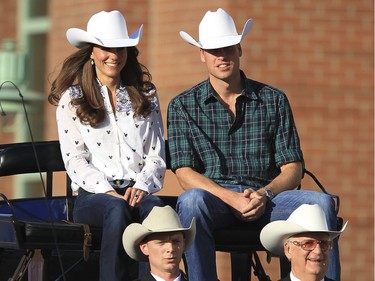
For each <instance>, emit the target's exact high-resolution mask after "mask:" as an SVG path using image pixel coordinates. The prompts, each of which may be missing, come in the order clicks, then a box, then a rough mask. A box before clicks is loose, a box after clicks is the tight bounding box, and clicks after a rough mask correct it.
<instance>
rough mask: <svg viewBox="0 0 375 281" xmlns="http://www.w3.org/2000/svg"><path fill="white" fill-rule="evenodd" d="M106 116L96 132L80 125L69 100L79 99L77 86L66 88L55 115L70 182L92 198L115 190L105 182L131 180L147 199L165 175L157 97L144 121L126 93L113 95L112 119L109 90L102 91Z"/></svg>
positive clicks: (159, 187)
mask: <svg viewBox="0 0 375 281" xmlns="http://www.w3.org/2000/svg"><path fill="white" fill-rule="evenodd" d="M101 94H102V96H103V99H104V104H105V108H106V110H107V116H106V119H105V121H104V122H103V123H102V124H100V125H99V126H98V127H95V128H94V127H91V126H90V125H83V124H82V123H81V122H80V120H79V118H78V117H77V115H76V107H74V106H72V105H71V104H70V101H71V99H72V98H77V97H80V96H82V93H81V91H80V88H79V87H78V86H72V87H70V88H69V89H68V90H67V91H66V92H65V93H64V94H63V95H62V97H61V100H60V102H59V104H58V107H57V109H56V120H57V128H58V134H59V140H60V146H61V153H62V158H63V160H64V163H65V168H66V171H67V173H68V175H69V177H70V178H71V180H72V189H73V191H77V190H78V189H79V187H81V188H83V189H85V190H87V191H89V192H92V193H105V192H107V191H110V190H113V188H112V186H111V185H110V183H109V181H113V180H116V179H125V180H134V181H135V184H134V187H136V188H138V189H141V190H144V191H146V192H148V193H154V192H157V191H159V190H160V189H161V188H162V184H163V181H164V175H165V170H166V164H165V143H164V131H163V123H162V117H161V112H160V106H159V101H158V99H157V97H156V96H155V98H154V99H153V101H152V112H151V113H150V114H149V115H148V116H147V117H146V118H144V117H142V116H141V117H136V118H133V116H134V110H133V106H132V104H131V101H130V98H129V95H128V92H127V91H126V89H125V87H120V88H119V89H117V91H116V114H115V113H114V112H113V110H112V107H111V103H110V98H109V94H108V90H107V87H105V86H101Z"/></svg>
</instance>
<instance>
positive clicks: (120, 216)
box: [73, 189, 164, 281]
mask: <svg viewBox="0 0 375 281" xmlns="http://www.w3.org/2000/svg"><path fill="white" fill-rule="evenodd" d="M163 205H164V203H163V201H162V200H161V199H160V198H159V197H157V196H153V195H147V196H145V197H144V198H143V199H142V200H141V202H139V203H138V204H137V205H136V206H135V207H134V208H131V207H130V206H129V204H128V203H127V202H126V201H125V200H123V199H120V198H117V197H114V196H111V195H108V194H104V193H98V194H94V193H89V192H86V191H84V190H82V189H80V192H79V194H78V196H77V198H76V201H75V203H74V209H73V217H74V221H75V222H78V223H85V224H89V225H92V226H100V227H103V233H102V241H101V250H100V281H129V280H133V279H135V278H136V277H137V276H138V266H137V263H136V262H135V261H134V260H132V259H131V258H130V257H129V256H128V255H127V254H126V252H125V250H124V247H123V245H122V234H123V232H124V230H125V228H126V227H127V226H128V225H129V224H130V223H133V222H141V221H143V219H144V218H145V217H146V216H147V215H148V214H149V213H150V211H151V210H152V208H153V207H154V206H163Z"/></svg>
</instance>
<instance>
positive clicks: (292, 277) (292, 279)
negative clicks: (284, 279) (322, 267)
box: [290, 272, 324, 281]
mask: <svg viewBox="0 0 375 281" xmlns="http://www.w3.org/2000/svg"><path fill="white" fill-rule="evenodd" d="M290 281H301V280H299V279H298V278H297V277H295V276H294V275H293V273H292V272H290ZM320 281H324V278H323V279H322V280H320Z"/></svg>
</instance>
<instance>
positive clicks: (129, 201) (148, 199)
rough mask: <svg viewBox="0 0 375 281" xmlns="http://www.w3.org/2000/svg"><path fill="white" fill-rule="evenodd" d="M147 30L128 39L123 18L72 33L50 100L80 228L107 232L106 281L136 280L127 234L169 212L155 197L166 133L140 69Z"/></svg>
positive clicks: (102, 15) (103, 17) (96, 21)
mask: <svg viewBox="0 0 375 281" xmlns="http://www.w3.org/2000/svg"><path fill="white" fill-rule="evenodd" d="M141 33H142V26H141V27H140V28H139V29H138V30H137V31H136V32H135V33H134V34H132V35H130V36H129V35H128V31H127V26H126V21H125V18H124V16H123V15H122V14H121V13H120V12H119V11H111V12H105V11H102V12H99V13H97V14H94V15H93V16H92V17H91V18H90V20H89V22H88V24H87V30H81V29H78V28H70V29H69V30H68V31H67V33H66V36H67V39H68V41H69V42H70V43H71V44H72V45H73V46H75V47H77V48H78V49H79V50H78V51H76V52H75V53H73V54H72V55H70V56H69V57H68V58H67V59H66V60H65V61H64V64H63V66H62V69H61V71H60V73H59V74H58V76H57V78H56V79H55V80H54V81H53V83H52V87H51V93H50V95H49V97H48V100H49V102H50V103H51V104H54V105H56V104H58V107H57V110H56V119H57V127H58V133H59V140H60V145H61V152H62V157H63V160H64V163H65V167H66V170H67V173H68V175H69V177H70V178H71V180H72V189H73V191H74V192H76V193H78V196H77V199H76V201H75V205H74V213H73V216H74V220H75V221H76V222H79V223H85V224H89V225H95V226H102V227H103V239H102V243H101V253H100V280H101V281H104V280H108V281H120V280H122V281H124V280H126V281H128V280H132V279H133V278H134V277H135V276H132V274H131V273H130V272H131V271H130V270H129V268H130V264H131V263H132V261H131V259H130V258H129V257H128V256H127V255H126V253H125V251H124V249H123V247H122V244H121V237H122V233H123V231H124V229H125V227H126V226H127V225H129V224H130V223H131V222H132V221H134V219H137V218H139V219H140V220H142V219H144V218H145V217H146V216H147V214H148V213H149V212H150V211H151V209H152V207H153V206H161V205H163V203H162V201H161V200H160V199H159V198H158V197H156V196H152V195H151V194H152V193H155V192H157V191H159V190H160V189H161V188H162V184H163V179H164V174H165V169H166V165H165V160H164V158H165V155H164V138H163V125H162V118H161V114H160V106H159V101H158V97H157V93H156V88H155V86H154V84H153V83H152V82H151V75H150V73H149V72H148V70H147V68H146V67H145V66H143V65H142V64H140V63H139V62H138V59H137V56H138V53H139V52H138V49H137V48H136V45H137V44H138V42H139V39H140V37H141Z"/></svg>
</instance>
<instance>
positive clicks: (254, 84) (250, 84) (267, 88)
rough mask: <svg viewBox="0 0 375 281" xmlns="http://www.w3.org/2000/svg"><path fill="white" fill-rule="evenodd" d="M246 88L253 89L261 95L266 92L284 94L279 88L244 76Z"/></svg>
mask: <svg viewBox="0 0 375 281" xmlns="http://www.w3.org/2000/svg"><path fill="white" fill-rule="evenodd" d="M246 89H247V90H251V91H254V92H255V93H256V94H263V95H264V94H267V93H272V94H284V91H282V90H280V89H279V88H276V87H274V86H271V85H269V84H266V83H263V82H259V81H256V80H252V79H249V78H246Z"/></svg>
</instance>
